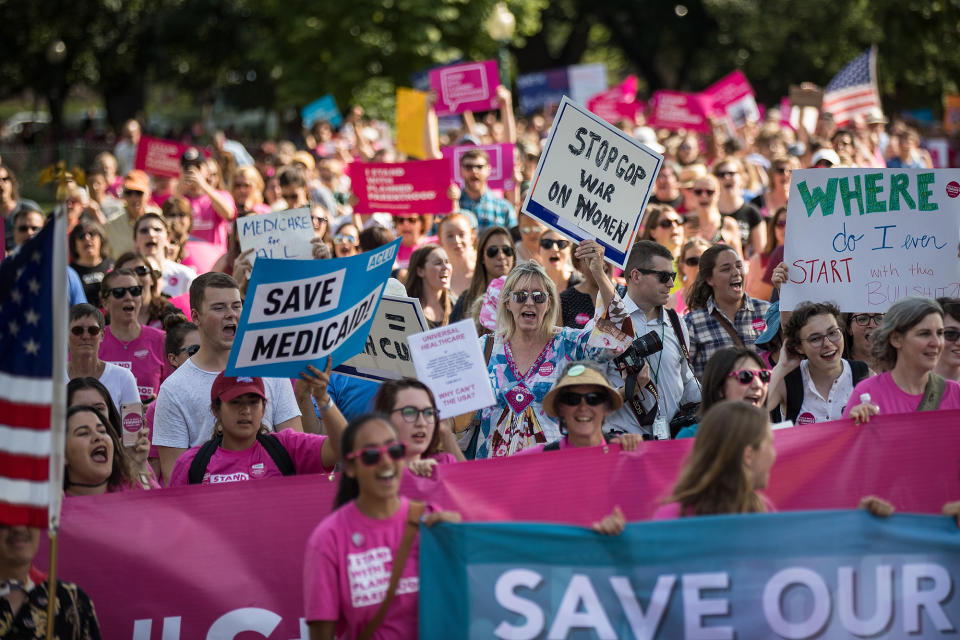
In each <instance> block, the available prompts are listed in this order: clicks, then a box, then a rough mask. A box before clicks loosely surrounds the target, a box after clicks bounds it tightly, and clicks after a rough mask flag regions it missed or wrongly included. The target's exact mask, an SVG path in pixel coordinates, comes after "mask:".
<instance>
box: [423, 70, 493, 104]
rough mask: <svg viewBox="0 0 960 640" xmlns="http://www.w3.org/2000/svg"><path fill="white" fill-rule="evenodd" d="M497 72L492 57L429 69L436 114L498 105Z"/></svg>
mask: <svg viewBox="0 0 960 640" xmlns="http://www.w3.org/2000/svg"><path fill="white" fill-rule="evenodd" d="M499 84H500V71H499V70H498V69H497V63H496V62H495V61H493V60H487V61H485V62H465V63H463V64H453V65H450V66H448V67H440V68H439V69H431V70H430V88H431V89H433V90H434V91H435V92H436V94H437V102H436V104H435V105H434V107H435V108H436V111H437V115H438V116H449V115H453V114H454V113H463V112H464V111H487V110H489V109H496V108H497V85H499Z"/></svg>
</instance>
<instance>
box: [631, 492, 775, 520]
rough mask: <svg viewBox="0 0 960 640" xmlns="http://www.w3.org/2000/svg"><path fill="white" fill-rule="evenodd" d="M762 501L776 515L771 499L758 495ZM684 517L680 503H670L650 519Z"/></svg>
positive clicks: (658, 508)
mask: <svg viewBox="0 0 960 640" xmlns="http://www.w3.org/2000/svg"><path fill="white" fill-rule="evenodd" d="M757 495H758V496H760V500H761V501H762V502H763V506H764V507H766V509H767V513H775V512H776V511H777V507H776V506H774V504H773V503H772V502H771V501H770V498H768V497H767V496H765V495H763V494H762V493H758V494H757ZM680 517H683V516H682V515H681V513H680V503H679V502H668V503H667V504H664V505H660V506H659V507H657V510H656V511H654V512H653V515H652V516H651V517H650V519H651V520H676V519H677V518H680ZM687 517H693V516H692V514H687Z"/></svg>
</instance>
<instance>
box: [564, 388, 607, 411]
mask: <svg viewBox="0 0 960 640" xmlns="http://www.w3.org/2000/svg"><path fill="white" fill-rule="evenodd" d="M581 400H586V401H587V404H588V405H590V406H591V407H596V406H598V405H601V404H603V403H604V402H606V401H607V400H608V396H607V394H606V393H603V392H602V391H588V392H587V393H575V392H573V391H561V392H560V393H558V394H557V402H559V403H560V404H565V405H567V406H568V407H576V406H579V404H580V401H581Z"/></svg>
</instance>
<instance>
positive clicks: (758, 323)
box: [753, 318, 767, 333]
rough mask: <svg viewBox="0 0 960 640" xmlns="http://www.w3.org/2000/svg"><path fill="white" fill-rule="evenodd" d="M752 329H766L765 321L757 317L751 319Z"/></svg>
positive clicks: (760, 330) (761, 330)
mask: <svg viewBox="0 0 960 640" xmlns="http://www.w3.org/2000/svg"><path fill="white" fill-rule="evenodd" d="M753 329H754V331H759V332H761V333H762V332H763V331H766V329H767V322H766V321H765V320H764V319H763V318H757V319H756V320H754V321H753Z"/></svg>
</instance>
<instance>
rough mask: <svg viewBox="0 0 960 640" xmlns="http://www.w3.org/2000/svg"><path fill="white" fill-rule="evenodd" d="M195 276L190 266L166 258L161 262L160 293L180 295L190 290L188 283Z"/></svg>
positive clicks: (173, 295)
mask: <svg viewBox="0 0 960 640" xmlns="http://www.w3.org/2000/svg"><path fill="white" fill-rule="evenodd" d="M196 277H197V272H196V271H194V270H193V268H192V267H188V266H187V265H184V264H180V263H179V262H174V261H173V260H167V261H166V262H164V263H163V270H162V278H161V285H160V293H162V294H163V295H165V296H170V297H171V298H176V297H177V296H182V295H183V294H185V293H186V292H188V291H190V284H191V283H192V282H193V279H194V278H196Z"/></svg>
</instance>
